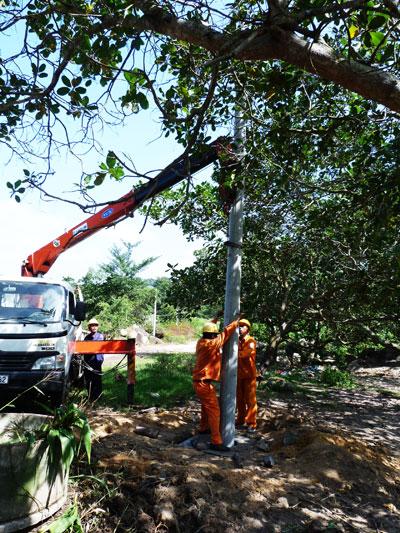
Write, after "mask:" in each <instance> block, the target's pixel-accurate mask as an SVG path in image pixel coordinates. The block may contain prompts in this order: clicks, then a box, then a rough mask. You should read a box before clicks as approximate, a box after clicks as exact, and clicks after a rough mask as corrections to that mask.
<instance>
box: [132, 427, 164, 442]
mask: <svg viewBox="0 0 400 533" xmlns="http://www.w3.org/2000/svg"><path fill="white" fill-rule="evenodd" d="M135 433H136V434H137V435H144V436H145V437H150V438H151V439H156V438H158V435H159V433H160V432H159V431H158V429H152V428H143V427H141V426H136V429H135Z"/></svg>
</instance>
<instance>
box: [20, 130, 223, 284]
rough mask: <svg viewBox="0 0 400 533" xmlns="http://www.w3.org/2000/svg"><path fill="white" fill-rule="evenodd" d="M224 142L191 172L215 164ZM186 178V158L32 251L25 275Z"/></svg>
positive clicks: (42, 269) (39, 271)
mask: <svg viewBox="0 0 400 533" xmlns="http://www.w3.org/2000/svg"><path fill="white" fill-rule="evenodd" d="M223 142H224V141H223V140H222V139H217V140H216V141H214V142H213V143H211V144H209V145H208V147H207V150H205V152H204V153H202V154H201V155H199V156H198V157H194V158H189V163H190V173H192V174H194V173H195V172H198V171H199V170H201V169H203V168H205V167H206V166H208V165H209V164H210V163H213V162H214V161H216V160H217V159H218V156H219V154H220V153H222V152H226V148H225V149H224V145H225V146H226V144H223ZM186 177H187V164H186V160H184V159H183V160H181V161H179V162H178V163H177V164H176V165H175V166H174V167H173V168H171V169H170V170H168V171H167V172H165V173H162V174H161V175H160V176H159V177H156V178H154V179H153V180H151V181H150V182H149V183H147V184H146V185H142V186H141V187H139V188H138V189H136V190H133V191H131V192H129V193H127V194H125V195H124V196H122V197H121V198H120V199H119V200H116V201H115V202H111V203H110V204H109V205H107V206H106V207H104V208H103V209H101V210H100V211H99V212H98V213H95V214H94V215H92V216H90V217H89V218H87V219H86V220H84V221H83V222H81V223H80V224H78V225H77V226H74V227H73V228H72V229H70V230H68V231H66V232H65V233H63V234H62V235H60V236H59V237H57V238H56V239H54V240H52V241H51V242H49V243H48V244H46V245H45V246H43V247H42V248H40V249H39V250H37V251H36V252H33V253H32V254H31V255H30V256H29V257H28V258H27V259H26V260H25V261H23V263H22V268H21V274H22V276H29V277H37V276H43V275H44V274H46V273H47V272H48V271H49V269H50V268H51V267H52V266H53V264H54V262H55V261H56V259H57V258H58V257H59V256H60V255H61V254H62V253H63V252H65V251H66V250H68V249H69V248H72V246H75V244H77V243H78V242H80V241H82V240H84V239H86V238H87V237H89V236H90V235H93V234H94V233H96V232H97V231H100V230H101V229H103V228H106V227H109V226H111V225H113V224H116V223H117V222H119V221H121V220H122V219H123V218H125V217H127V216H131V215H132V213H133V212H134V211H135V210H136V209H138V208H139V207H140V206H141V205H142V204H143V203H144V202H145V201H146V200H148V199H149V198H153V197H154V196H156V195H157V194H159V193H160V192H163V191H164V190H166V189H168V188H170V187H172V186H173V185H175V184H176V183H179V182H180V181H182V180H183V179H185V178H186Z"/></svg>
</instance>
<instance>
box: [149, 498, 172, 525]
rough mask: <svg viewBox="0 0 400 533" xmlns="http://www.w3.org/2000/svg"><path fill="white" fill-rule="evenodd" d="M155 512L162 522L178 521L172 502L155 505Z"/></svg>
mask: <svg viewBox="0 0 400 533" xmlns="http://www.w3.org/2000/svg"><path fill="white" fill-rule="evenodd" d="M154 512H155V514H156V516H157V518H158V520H159V521H160V522H164V523H165V524H174V523H176V517H175V513H174V508H173V506H172V503H170V502H164V503H161V504H159V505H155V506H154Z"/></svg>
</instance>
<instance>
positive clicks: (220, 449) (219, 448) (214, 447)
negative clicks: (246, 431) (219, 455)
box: [210, 443, 231, 452]
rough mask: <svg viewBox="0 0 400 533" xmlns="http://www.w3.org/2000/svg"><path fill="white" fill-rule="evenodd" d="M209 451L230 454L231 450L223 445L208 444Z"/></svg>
mask: <svg viewBox="0 0 400 533" xmlns="http://www.w3.org/2000/svg"><path fill="white" fill-rule="evenodd" d="M210 450H215V451H217V452H230V451H231V449H230V448H229V446H225V444H213V443H211V444H210Z"/></svg>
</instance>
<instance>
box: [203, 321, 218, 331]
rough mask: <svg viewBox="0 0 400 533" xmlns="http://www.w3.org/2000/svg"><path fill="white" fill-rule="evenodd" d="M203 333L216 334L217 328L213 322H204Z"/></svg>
mask: <svg viewBox="0 0 400 533" xmlns="http://www.w3.org/2000/svg"><path fill="white" fill-rule="evenodd" d="M203 333H218V326H217V324H214V322H206V323H205V324H204V326H203Z"/></svg>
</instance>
